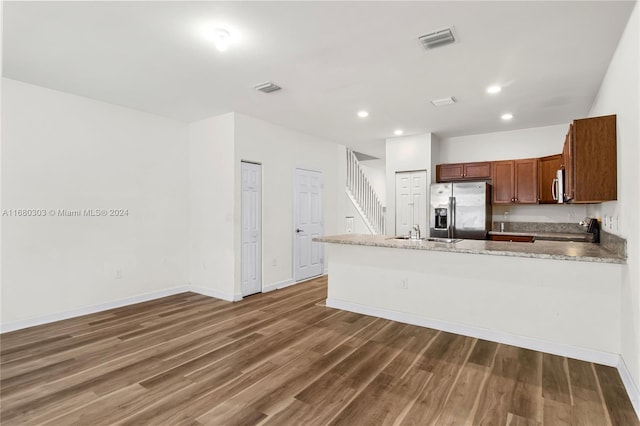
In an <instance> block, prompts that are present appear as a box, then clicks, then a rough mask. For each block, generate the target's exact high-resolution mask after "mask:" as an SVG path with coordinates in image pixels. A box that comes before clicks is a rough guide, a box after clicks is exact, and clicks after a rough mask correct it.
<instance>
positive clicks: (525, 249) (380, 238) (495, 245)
mask: <svg viewBox="0 0 640 426" xmlns="http://www.w3.org/2000/svg"><path fill="white" fill-rule="evenodd" d="M313 240H314V241H317V242H322V243H333V244H350V245H359V246H369V247H388V248H398V249H410V250H430V251H446V252H452V253H469V254H486V255H494V256H515V257H530V258H538V259H556V260H574V261H581V262H599V263H618V264H624V263H626V260H625V259H624V258H623V257H621V256H619V255H617V254H615V253H613V252H611V251H609V250H607V249H605V248H603V247H601V246H600V245H598V244H593V243H582V242H567V241H540V240H537V241H535V242H534V243H512V242H508V241H489V240H462V241H459V242H457V243H443V242H436V241H425V240H399V239H394V237H393V236H390V235H365V234H343V235H330V236H325V237H319V238H314V239H313Z"/></svg>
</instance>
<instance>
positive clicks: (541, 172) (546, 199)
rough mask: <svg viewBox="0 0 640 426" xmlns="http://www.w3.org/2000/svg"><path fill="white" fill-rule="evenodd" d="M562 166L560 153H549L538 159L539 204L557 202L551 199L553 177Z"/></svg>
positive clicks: (553, 183) (553, 189) (553, 184)
mask: <svg viewBox="0 0 640 426" xmlns="http://www.w3.org/2000/svg"><path fill="white" fill-rule="evenodd" d="M561 168H562V154H557V155H549V156H548V157H542V158H540V159H539V160H538V202H539V203H540V204H552V203H557V202H558V201H557V200H554V199H553V191H555V190H556V189H555V188H556V186H555V179H556V174H557V172H558V170H560V169H561ZM559 196H562V194H559Z"/></svg>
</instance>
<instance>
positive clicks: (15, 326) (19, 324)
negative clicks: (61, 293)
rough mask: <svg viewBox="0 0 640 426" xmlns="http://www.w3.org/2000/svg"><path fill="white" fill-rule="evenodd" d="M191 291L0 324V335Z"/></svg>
mask: <svg viewBox="0 0 640 426" xmlns="http://www.w3.org/2000/svg"><path fill="white" fill-rule="evenodd" d="M187 291H193V290H192V289H191V287H190V286H180V287H173V288H169V289H166V290H160V291H154V292H151V293H146V294H141V295H138V296H132V297H127V298H124V299H118V300H114V301H112V302H106V303H100V304H97V305H92V306H87V307H85V308H77V309H71V310H69V311H64V312H57V313H55V314H50V315H43V316H41V317H36V318H29V319H26V320H20V321H14V322H10V323H7V324H0V333H8V332H10V331H16V330H20V329H23V328H28V327H34V326H36V325H42V324H47V323H50V322H55V321H62V320H66V319H69V318H74V317H79V316H82V315H88V314H95V313H96V312H101V311H106V310H109V309H114V308H121V307H123V306H126V305H133V304H134V303H140V302H147V301H149V300H153V299H159V298H161V297H166V296H172V295H174V294H179V293H184V292H187Z"/></svg>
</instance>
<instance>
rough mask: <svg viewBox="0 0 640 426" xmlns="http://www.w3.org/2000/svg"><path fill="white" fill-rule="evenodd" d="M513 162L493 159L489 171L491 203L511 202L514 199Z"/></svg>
mask: <svg viewBox="0 0 640 426" xmlns="http://www.w3.org/2000/svg"><path fill="white" fill-rule="evenodd" d="M513 167H514V162H513V161H494V162H493V166H492V171H491V180H492V183H493V191H492V192H493V204H511V203H512V202H513V200H514V169H513Z"/></svg>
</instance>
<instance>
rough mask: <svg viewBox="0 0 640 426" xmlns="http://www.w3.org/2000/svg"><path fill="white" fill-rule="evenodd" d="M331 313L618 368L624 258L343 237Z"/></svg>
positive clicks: (332, 269) (332, 249)
mask: <svg viewBox="0 0 640 426" xmlns="http://www.w3.org/2000/svg"><path fill="white" fill-rule="evenodd" d="M316 241H318V242H324V243H328V244H326V253H327V256H328V268H329V286H328V297H327V306H330V307H334V308H339V309H344V310H349V311H353V312H359V313H362V314H368V315H374V316H378V317H383V318H388V319H393V320H397V321H402V322H406V323H411V324H416V325H422V326H426V327H431V328H436V329H440V330H444V331H449V332H455V333H458V334H464V335H468V336H473V337H478V338H483V339H486V340H492V341H497V342H503V343H508V344H512V345H516V346H521V347H527V348H532V349H536V350H542V351H545V352H551V353H556V354H560V355H564V356H570V357H574V358H578V359H584V360H589V361H593V362H599V363H602V364H608V365H616V363H617V361H618V355H616V354H618V353H620V348H619V347H618V346H619V344H620V341H619V338H618V337H617V336H615V335H612V334H611V332H610V331H611V330H614V329H616V327H618V324H619V322H620V309H619V304H620V298H621V283H622V270H623V268H622V264H624V263H625V260H624V258H622V257H620V256H619V255H616V254H615V253H612V252H609V251H607V250H606V249H604V248H602V247H600V246H599V245H597V244H592V243H575V242H573V243H572V242H558V241H536V242H535V243H510V242H497V241H484V240H463V241H460V242H458V243H456V244H450V243H440V242H432V241H424V240H419V241H414V240H398V239H393V238H392V237H389V236H383V235H355V234H347V235H336V236H326V237H321V238H318V239H316Z"/></svg>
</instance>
